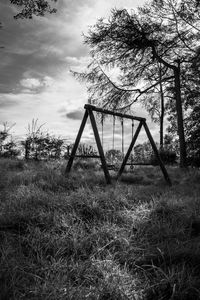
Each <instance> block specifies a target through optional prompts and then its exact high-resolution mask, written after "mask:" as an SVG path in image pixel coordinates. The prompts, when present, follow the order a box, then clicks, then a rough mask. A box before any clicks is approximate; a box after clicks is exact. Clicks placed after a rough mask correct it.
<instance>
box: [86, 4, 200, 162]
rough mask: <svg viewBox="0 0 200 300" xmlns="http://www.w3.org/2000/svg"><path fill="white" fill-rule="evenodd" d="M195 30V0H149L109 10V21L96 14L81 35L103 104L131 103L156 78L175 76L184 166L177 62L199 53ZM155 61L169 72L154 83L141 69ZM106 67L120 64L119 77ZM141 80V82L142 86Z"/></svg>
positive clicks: (127, 104)
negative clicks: (112, 76)
mask: <svg viewBox="0 0 200 300" xmlns="http://www.w3.org/2000/svg"><path fill="white" fill-rule="evenodd" d="M189 2H190V3H189ZM198 35H199V7H198V6H197V5H196V1H194V0H191V1H186V2H185V1H181V0H180V1H178V0H173V1H172V0H153V1H152V2H151V5H148V6H147V5H146V6H144V7H143V8H140V9H139V10H138V12H137V13H135V12H134V11H132V12H131V13H129V12H128V11H127V10H125V9H123V10H116V9H115V10H112V12H111V16H110V18H109V19H108V20H107V21H106V20H103V19H100V20H99V21H98V22H97V23H96V24H95V25H94V26H93V27H92V28H91V29H90V31H89V33H88V36H86V37H85V43H86V44H88V45H89V46H90V48H91V55H92V57H93V58H94V59H95V61H97V63H96V64H97V66H96V69H95V68H93V72H92V73H90V74H89V76H90V80H91V81H94V83H95V84H96V89H98V83H100V82H101V84H100V85H99V88H101V91H100V92H99V93H100V94H101V96H102V98H103V101H104V104H106V101H107V103H109V104H110V103H111V102H113V103H114V105H113V106H115V105H116V107H119V106H120V105H121V107H122V106H123V107H126V106H130V105H131V104H133V103H134V102H135V101H136V100H137V99H138V96H139V95H141V94H143V93H145V92H147V91H149V90H151V89H152V88H153V87H155V86H157V85H159V84H160V82H166V81H167V80H169V78H172V77H173V78H174V95H173V97H174V99H175V104H176V113H177V128H178V136H179V144H180V166H181V167H184V166H186V145H185V135H184V126H183V114H182V98H181V82H180V78H181V65H182V64H184V65H186V64H187V66H188V65H189V64H191V62H192V59H193V58H194V57H195V56H196V55H198V54H197V52H198V51H197V50H198V47H197V45H196V41H197V38H198ZM155 63H160V64H161V65H162V66H164V67H165V68H166V69H167V74H169V76H168V75H166V76H164V77H163V78H162V80H159V81H157V82H156V83H155V85H153V86H152V85H149V82H148V81H146V80H145V79H146V78H145V73H146V70H147V69H151V68H152V67H154V65H155ZM106 68H107V69H109V68H112V69H113V68H117V69H118V70H119V73H120V76H118V82H116V81H115V82H113V81H112V80H111V79H110V77H109V76H108V73H106V71H105V70H106ZM99 70H100V71H99ZM88 78H89V77H88ZM108 85H109V87H110V88H108ZM142 85H145V88H143V89H141V86H142ZM104 87H105V89H104ZM133 87H136V88H133ZM110 97H111V98H110Z"/></svg>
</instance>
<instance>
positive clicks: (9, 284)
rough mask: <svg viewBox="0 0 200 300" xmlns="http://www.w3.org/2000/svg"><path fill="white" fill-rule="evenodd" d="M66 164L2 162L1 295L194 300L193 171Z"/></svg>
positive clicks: (199, 222) (198, 198)
mask: <svg viewBox="0 0 200 300" xmlns="http://www.w3.org/2000/svg"><path fill="white" fill-rule="evenodd" d="M65 166H66V161H63V162H61V161H56V162H38V163H36V162H25V161H18V160H9V159H2V160H0V170H1V171H0V299H37V300H39V299H43V300H44V299H52V300H54V299H73V300H80V299H90V300H92V299H94V300H96V299H97V300H121V299H122V300H123V299H130V300H134V299H145V300H150V299H159V300H160V299H166V300H167V299H177V300H186V299H187V300H188V299H189V300H190V299H195V300H197V299H200V256H199V251H200V172H199V171H198V170H197V169H188V170H181V169H179V168H178V167H168V172H169V175H170V177H171V180H172V183H173V184H172V186H171V187H169V186H168V185H167V184H166V183H165V180H164V179H163V176H162V173H161V172H160V170H159V167H143V168H141V167H140V168H135V169H134V170H133V172H132V173H128V172H127V173H125V174H124V176H123V178H122V181H120V182H117V181H116V180H115V179H113V183H112V185H106V183H105V179H104V176H103V172H102V170H99V168H98V167H97V165H96V163H95V162H93V163H89V164H87V163H82V162H77V163H76V164H75V166H74V168H73V171H72V172H71V173H70V175H69V176H67V177H66V176H65V175H64V169H65ZM112 175H113V177H114V176H115V174H114V172H112Z"/></svg>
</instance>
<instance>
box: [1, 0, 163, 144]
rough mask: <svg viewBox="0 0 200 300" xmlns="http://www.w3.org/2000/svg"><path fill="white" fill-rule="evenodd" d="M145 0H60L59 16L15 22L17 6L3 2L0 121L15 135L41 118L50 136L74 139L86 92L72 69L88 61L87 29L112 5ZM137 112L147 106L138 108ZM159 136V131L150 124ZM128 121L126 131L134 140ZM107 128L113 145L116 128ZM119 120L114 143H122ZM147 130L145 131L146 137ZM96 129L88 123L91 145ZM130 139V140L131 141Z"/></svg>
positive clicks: (86, 138)
mask: <svg viewBox="0 0 200 300" xmlns="http://www.w3.org/2000/svg"><path fill="white" fill-rule="evenodd" d="M143 3H144V0H109V1H108V0H58V2H57V3H56V4H55V5H54V6H55V7H56V8H57V13H56V14H51V15H45V17H34V18H33V19H32V20H20V19H19V20H15V19H14V18H13V16H14V15H16V13H17V12H18V10H17V7H16V6H13V5H11V4H10V2H9V1H8V0H1V2H0V21H1V22H2V25H3V28H2V29H1V30H0V47H1V46H2V47H3V48H0V57H1V59H0V123H1V124H2V123H3V122H8V124H14V123H16V125H15V126H14V127H13V128H12V133H13V135H15V136H18V137H19V136H20V137H21V136H24V135H25V134H26V133H27V128H28V124H30V123H31V121H32V120H33V119H34V120H36V119H38V124H44V127H43V128H45V129H48V131H49V133H50V134H54V135H56V136H60V137H64V138H66V139H68V140H69V141H71V142H73V141H74V140H75V137H76V135H77V132H78V129H79V126H80V123H81V119H82V116H83V113H84V109H83V107H84V104H85V103H87V99H88V95H87V91H86V87H85V85H84V84H81V83H79V82H78V81H77V80H76V79H75V78H74V77H73V76H72V74H71V73H70V69H71V70H79V71H81V70H84V68H85V66H86V65H87V64H88V63H89V61H90V56H89V48H87V46H86V45H84V43H83V33H85V34H87V32H88V30H89V26H91V25H93V24H95V22H96V21H97V19H98V18H102V17H103V18H107V17H108V16H109V14H110V10H111V9H112V8H127V9H131V8H136V7H137V6H138V5H142V4H143ZM135 113H136V114H137V115H138V116H142V117H145V116H146V113H145V112H144V109H141V108H138V107H135ZM149 125H150V129H151V130H152V134H153V136H154V138H155V139H157V138H158V136H159V129H158V127H157V126H155V124H152V123H151V122H149ZM130 128H131V126H130V124H128V123H127V124H125V135H126V136H127V137H128V139H129V138H130V135H131V129H130ZM110 129H111V126H110V125H107V127H106V133H107V136H105V142H106V141H107V142H106V143H107V147H109V145H108V144H109V141H111V135H112V130H110ZM120 130H121V129H120V124H118V127H117V129H116V141H117V139H118V140H119V141H120ZM143 137H144V133H143V134H142V138H143ZM92 139H93V135H92V130H91V127H90V125H89V124H88V125H87V126H86V129H85V131H84V134H83V140H84V141H85V142H88V143H91V144H92V142H91V141H92ZM129 142H130V141H127V142H126V143H129Z"/></svg>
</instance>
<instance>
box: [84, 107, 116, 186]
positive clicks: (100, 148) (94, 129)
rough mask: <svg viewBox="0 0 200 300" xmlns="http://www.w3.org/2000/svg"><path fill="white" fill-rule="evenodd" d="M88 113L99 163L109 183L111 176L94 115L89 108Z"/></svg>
mask: <svg viewBox="0 0 200 300" xmlns="http://www.w3.org/2000/svg"><path fill="white" fill-rule="evenodd" d="M88 113H89V116H90V121H91V125H92V129H93V131H94V136H95V140H96V144H97V148H98V151H99V155H100V159H101V164H102V167H103V171H104V175H105V178H106V182H107V183H108V184H110V183H111V177H110V174H109V171H108V168H107V164H106V159H105V156H104V152H103V148H102V145H101V140H100V137H99V132H98V129H97V124H96V121H95V117H94V114H93V111H92V110H91V109H89V110H88Z"/></svg>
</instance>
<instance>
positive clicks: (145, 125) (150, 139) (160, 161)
mask: <svg viewBox="0 0 200 300" xmlns="http://www.w3.org/2000/svg"><path fill="white" fill-rule="evenodd" d="M142 123H143V126H144V129H145V131H146V134H147V136H148V139H149V141H150V143H151V146H152V148H153V151H154V153H155V156H156V158H157V160H158V162H159V165H160V168H161V170H162V172H163V175H164V177H165V180H166V181H167V183H168V184H169V185H172V183H171V180H170V178H169V175H168V173H167V170H166V168H165V166H164V164H163V162H162V160H161V158H160V155H159V152H158V149H157V147H156V144H155V142H154V140H153V137H152V135H151V133H150V131H149V128H148V126H147V124H146V122H145V121H143V122H142Z"/></svg>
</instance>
